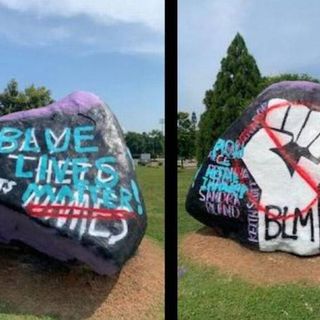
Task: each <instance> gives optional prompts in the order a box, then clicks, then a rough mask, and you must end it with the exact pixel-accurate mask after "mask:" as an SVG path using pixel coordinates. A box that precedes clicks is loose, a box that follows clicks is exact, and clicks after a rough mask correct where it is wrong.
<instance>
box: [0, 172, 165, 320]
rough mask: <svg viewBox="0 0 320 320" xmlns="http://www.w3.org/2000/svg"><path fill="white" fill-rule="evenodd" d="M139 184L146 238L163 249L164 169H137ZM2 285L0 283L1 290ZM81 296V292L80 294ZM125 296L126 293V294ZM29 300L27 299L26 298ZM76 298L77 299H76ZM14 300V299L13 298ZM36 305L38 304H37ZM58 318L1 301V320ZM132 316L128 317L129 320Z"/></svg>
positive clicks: (53, 319)
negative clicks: (31, 312)
mask: <svg viewBox="0 0 320 320" xmlns="http://www.w3.org/2000/svg"><path fill="white" fill-rule="evenodd" d="M136 172H137V176H138V183H139V185H140V187H141V189H142V193H143V196H144V201H145V205H146V208H147V214H148V228H147V231H146V236H147V237H149V238H151V239H153V240H155V243H158V245H159V246H160V247H162V248H163V243H164V230H163V228H164V169H163V167H159V168H150V167H137V170H136ZM1 286H2V284H1V283H0V290H1ZM79 294H81V292H79ZM124 295H125V293H124ZM26 298H27V297H26ZM75 298H76V297H75ZM11 300H12V297H11ZM35 304H36V302H35ZM157 309H158V308H157ZM159 310H161V311H160V312H161V314H159V319H162V318H163V315H162V306H160V307H159ZM58 319H60V318H59V317H56V316H40V317H38V316H34V315H30V314H29V315H26V314H22V313H21V312H20V311H19V306H16V305H13V304H11V305H8V304H6V303H5V302H3V301H2V302H1V301H0V320H58ZM129 319H130V316H129V315H128V320H129ZM106 320H107V318H106Z"/></svg>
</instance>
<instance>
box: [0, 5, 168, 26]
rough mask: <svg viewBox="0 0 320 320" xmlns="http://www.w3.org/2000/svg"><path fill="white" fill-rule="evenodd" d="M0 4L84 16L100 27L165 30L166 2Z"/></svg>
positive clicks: (19, 9)
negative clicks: (130, 25) (131, 25)
mask: <svg viewBox="0 0 320 320" xmlns="http://www.w3.org/2000/svg"><path fill="white" fill-rule="evenodd" d="M0 4H2V5H3V6H5V7H6V8H8V9H11V10H16V11H19V12H30V13H35V14H37V15H38V16H39V17H43V16H60V17H75V16H78V15H85V16H88V17H90V18H91V19H93V20H94V21H95V22H97V23H99V24H106V25H110V24H113V23H119V22H122V23H141V24H143V25H145V26H147V27H149V28H151V29H153V30H156V31H158V32H163V30H164V1H163V0H121V1H115V0H63V1H57V0H42V1H41V0H27V1H26V0H0Z"/></svg>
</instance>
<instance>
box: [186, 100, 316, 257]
mask: <svg viewBox="0 0 320 320" xmlns="http://www.w3.org/2000/svg"><path fill="white" fill-rule="evenodd" d="M250 117H251V118H250V120H247V122H246V125H245V126H244V127H242V128H241V130H239V129H238V130H236V132H237V134H236V135H235V134H234V133H232V132H231V131H230V132H231V133H229V134H228V132H227V133H226V134H225V135H224V136H223V138H220V139H218V141H217V142H216V143H215V145H214V146H213V148H212V150H210V152H209V155H208V159H207V161H206V162H205V163H204V164H202V166H201V168H200V169H199V170H200V171H199V172H198V173H197V175H196V177H195V180H194V181H193V184H192V186H191V189H190V191H189V194H194V193H195V192H196V193H197V194H198V200H197V201H199V203H200V204H199V206H200V207H201V208H203V209H202V210H203V212H205V214H206V215H207V216H208V217H210V216H211V217H212V219H213V220H212V221H213V222H214V221H215V220H214V219H215V217H217V216H219V217H225V219H230V218H231V219H234V221H235V222H234V223H237V222H236V221H239V223H240V222H241V223H242V225H244V226H245V231H244V232H243V231H242V234H241V236H239V237H241V240H243V241H244V242H247V243H250V244H252V245H256V246H258V247H259V248H260V249H261V250H263V251H273V250H283V251H289V252H294V253H297V254H299V255H313V254H317V253H319V252H320V239H319V215H320V210H319V200H318V199H319V184H320V170H319V164H320V126H319V124H320V110H319V108H317V107H314V106H313V105H312V104H310V103H307V102H305V103H302V102H301V100H300V101H297V102H296V101H289V100H286V99H279V98H272V99H269V100H267V101H266V102H263V103H261V104H260V105H259V107H255V113H254V114H253V115H252V114H251V116H250ZM239 123H240V126H241V125H242V124H241V121H240V122H239ZM231 128H232V127H231ZM190 201H193V200H190ZM201 203H202V204H201ZM187 207H188V200H187ZM190 213H191V214H192V212H190ZM244 238H245V239H244Z"/></svg>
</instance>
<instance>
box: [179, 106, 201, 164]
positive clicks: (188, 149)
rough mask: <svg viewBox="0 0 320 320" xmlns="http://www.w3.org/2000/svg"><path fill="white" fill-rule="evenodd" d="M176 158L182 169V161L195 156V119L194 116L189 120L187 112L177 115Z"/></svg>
mask: <svg viewBox="0 0 320 320" xmlns="http://www.w3.org/2000/svg"><path fill="white" fill-rule="evenodd" d="M177 131H178V156H179V158H180V159H181V167H183V160H184V159H191V158H193V157H194V156H195V149H196V118H195V114H194V115H193V116H192V117H191V118H190V115H189V113H188V112H179V113H178V129H177Z"/></svg>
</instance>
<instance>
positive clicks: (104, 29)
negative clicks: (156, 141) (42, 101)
mask: <svg viewBox="0 0 320 320" xmlns="http://www.w3.org/2000/svg"><path fill="white" fill-rule="evenodd" d="M163 2H164V1H163V0H134V1H133V0H122V1H112V0H90V1H88V0H43V1H38V0H0V57H1V59H0V70H1V71H0V90H3V88H4V87H5V86H6V84H7V82H8V81H9V80H10V79H11V78H15V79H17V80H18V82H19V85H20V88H21V89H24V87H25V86H28V85H30V84H32V83H34V84H35V85H36V86H41V85H45V86H46V87H47V88H49V89H50V90H51V92H52V96H53V98H54V99H55V100H58V99H60V98H63V97H64V96H65V95H67V94H69V93H71V92H73V91H76V90H85V91H91V92H93V93H95V94H97V95H98V96H100V97H101V98H102V99H103V100H104V101H105V102H106V103H107V104H108V105H109V106H110V108H111V109H112V111H113V112H114V113H115V115H116V116H117V118H118V120H119V122H120V124H121V126H122V127H123V129H124V130H125V131H137V132H143V131H150V130H152V129H161V125H160V124H159V119H160V118H163V117H164V3H163Z"/></svg>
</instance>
